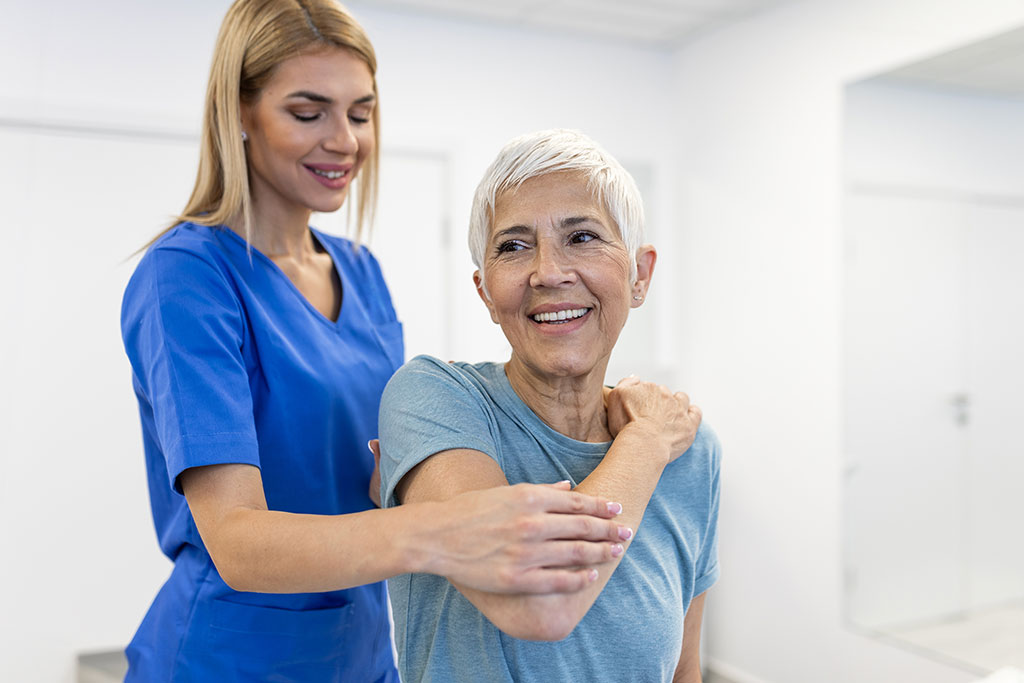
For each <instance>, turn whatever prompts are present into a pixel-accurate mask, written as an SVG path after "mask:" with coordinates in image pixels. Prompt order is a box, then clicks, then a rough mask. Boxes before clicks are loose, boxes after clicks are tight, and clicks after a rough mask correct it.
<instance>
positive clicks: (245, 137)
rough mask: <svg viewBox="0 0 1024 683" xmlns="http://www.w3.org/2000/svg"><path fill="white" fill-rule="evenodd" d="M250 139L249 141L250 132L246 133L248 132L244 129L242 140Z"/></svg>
mask: <svg viewBox="0 0 1024 683" xmlns="http://www.w3.org/2000/svg"><path fill="white" fill-rule="evenodd" d="M248 141H249V134H248V133H246V132H245V131H244V130H243V131H242V142H248Z"/></svg>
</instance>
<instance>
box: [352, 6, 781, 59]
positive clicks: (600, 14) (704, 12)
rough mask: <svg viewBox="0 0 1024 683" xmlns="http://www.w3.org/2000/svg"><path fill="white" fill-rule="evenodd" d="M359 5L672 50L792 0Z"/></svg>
mask: <svg viewBox="0 0 1024 683" xmlns="http://www.w3.org/2000/svg"><path fill="white" fill-rule="evenodd" d="M359 1H360V4H363V5H367V6H373V7H382V8H393V9H400V10H405V11H414V12H420V13H425V14H431V15H440V16H445V17H449V18H461V19H473V20H478V21H485V22H489V23H496V24H501V25H504V26H516V27H520V28H534V29H541V30H556V31H568V32H571V33H576V34H581V35H588V36H593V37H600V38H608V39H612V40H618V41H624V42H629V43H634V44H642V45H646V46H649V47H655V48H672V47H676V46H678V45H681V44H682V43H685V42H686V41H688V40H691V39H693V38H694V37H695V36H697V35H699V34H701V33H704V32H707V31H712V30H715V29H716V28H719V27H722V26H725V25H727V24H729V23H732V22H735V21H737V20H739V19H741V18H743V17H746V16H749V15H751V14H754V13H756V12H760V11H762V10H765V9H769V8H772V7H777V6H780V5H785V4H792V3H793V2H795V1H796V0H359Z"/></svg>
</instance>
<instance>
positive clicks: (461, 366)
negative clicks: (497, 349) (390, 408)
mask: <svg viewBox="0 0 1024 683" xmlns="http://www.w3.org/2000/svg"><path fill="white" fill-rule="evenodd" d="M493 365H494V364H493V363H479V364H476V365H472V364H470V363H462V362H450V363H449V362H445V361H443V360H441V359H439V358H435V357H433V356H427V355H420V356H416V357H415V358H413V359H411V360H410V361H409V362H407V363H406V364H405V365H403V366H402V367H400V368H399V369H398V371H397V372H395V374H394V375H393V376H392V377H391V380H390V381H389V382H388V384H387V387H386V388H385V389H384V399H383V400H385V401H388V400H396V399H398V400H407V399H408V397H409V396H410V395H416V396H420V397H423V398H425V399H426V400H429V401H438V400H443V398H444V397H445V396H447V395H452V394H466V393H471V394H474V395H476V396H478V397H479V396H481V395H486V394H489V391H487V387H488V385H489V384H490V383H491V381H492V380H491V377H490V373H489V372H488V370H490V369H491V366H493Z"/></svg>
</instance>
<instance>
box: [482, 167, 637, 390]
mask: <svg viewBox="0 0 1024 683" xmlns="http://www.w3.org/2000/svg"><path fill="white" fill-rule="evenodd" d="M648 249H649V248H648ZM652 254H653V251H652ZM630 259H631V256H630V254H629V253H628V252H627V250H626V246H625V244H624V243H623V241H622V239H621V237H620V236H619V230H618V228H617V226H616V225H615V222H614V221H613V220H612V217H611V216H610V215H609V214H608V211H607V209H605V207H604V206H603V205H602V204H601V203H600V202H598V201H597V200H596V199H595V198H594V196H593V195H592V194H591V192H590V190H588V189H587V183H586V178H585V177H584V176H583V175H582V174H578V173H566V172H561V173H552V174H548V175H544V176H540V177H537V178H532V179H530V180H527V181H526V182H524V183H523V184H522V185H521V186H520V187H519V188H518V189H517V190H516V191H514V192H508V193H505V194H502V195H500V196H499V197H498V198H497V201H496V203H495V207H494V220H493V224H492V228H491V234H490V236H489V239H488V243H487V251H486V253H485V256H484V278H485V283H486V288H487V292H488V293H489V295H490V298H489V299H488V297H487V295H485V294H484V292H483V291H482V289H481V288H480V284H481V283H480V281H479V275H477V276H476V280H477V285H478V291H479V292H480V295H481V298H483V299H484V303H485V304H487V308H488V309H489V310H490V313H491V318H492V319H493V320H494V322H496V323H498V324H499V325H501V329H502V331H503V332H504V333H505V337H506V338H507V339H508V341H509V343H510V344H511V345H512V352H513V362H522V363H524V364H525V365H526V366H528V367H529V368H530V369H531V370H533V371H534V372H536V373H539V374H541V375H550V376H555V377H575V376H580V375H584V374H586V373H589V372H590V371H592V370H594V369H595V368H597V369H598V370H599V371H600V373H601V375H602V378H603V374H604V369H605V367H606V366H607V361H608V358H609V356H610V355H611V351H612V347H613V346H614V345H615V340H616V339H617V338H618V336H619V332H620V331H621V330H622V326H623V325H624V324H625V322H626V317H627V316H628V314H629V309H630V306H631V304H632V303H633V301H632V296H633V291H634V289H633V287H632V286H631V283H630V281H629V277H630ZM651 263H652V265H653V256H652V257H651ZM647 275H649V272H648V273H647ZM641 276H642V277H643V276H644V274H643V273H642V274H641ZM644 284H646V283H644Z"/></svg>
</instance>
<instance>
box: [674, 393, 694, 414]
mask: <svg viewBox="0 0 1024 683" xmlns="http://www.w3.org/2000/svg"><path fill="white" fill-rule="evenodd" d="M674 396H675V397H676V400H677V401H679V404H680V405H681V406H682V407H683V411H688V410H689V408H690V397H689V396H687V395H686V392H685V391H677V392H676V393H675V394H674Z"/></svg>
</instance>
